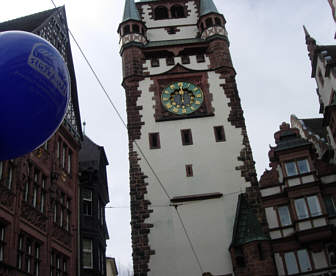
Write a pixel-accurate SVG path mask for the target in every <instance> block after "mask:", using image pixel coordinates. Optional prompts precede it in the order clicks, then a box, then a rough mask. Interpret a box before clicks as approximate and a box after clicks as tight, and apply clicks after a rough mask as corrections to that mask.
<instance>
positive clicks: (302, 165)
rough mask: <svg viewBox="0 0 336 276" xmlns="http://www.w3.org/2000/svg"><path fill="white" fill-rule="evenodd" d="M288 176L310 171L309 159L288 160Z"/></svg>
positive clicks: (286, 164)
mask: <svg viewBox="0 0 336 276" xmlns="http://www.w3.org/2000/svg"><path fill="white" fill-rule="evenodd" d="M285 168H286V173H287V176H295V175H299V174H305V173H308V172H310V167H309V162H308V159H300V160H293V161H288V162H286V163H285Z"/></svg>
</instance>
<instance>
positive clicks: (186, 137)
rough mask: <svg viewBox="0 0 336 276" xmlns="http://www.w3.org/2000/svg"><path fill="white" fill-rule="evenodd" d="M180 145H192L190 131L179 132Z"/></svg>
mask: <svg viewBox="0 0 336 276" xmlns="http://www.w3.org/2000/svg"><path fill="white" fill-rule="evenodd" d="M181 138H182V145H183V146H188V145H192V144H193V139H192V134H191V129H182V130H181Z"/></svg>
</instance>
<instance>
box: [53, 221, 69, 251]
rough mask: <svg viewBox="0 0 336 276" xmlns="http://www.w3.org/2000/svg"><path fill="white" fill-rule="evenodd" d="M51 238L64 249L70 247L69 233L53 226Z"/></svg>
mask: <svg viewBox="0 0 336 276" xmlns="http://www.w3.org/2000/svg"><path fill="white" fill-rule="evenodd" d="M51 236H52V237H53V238H54V239H56V240H57V241H59V242H61V243H62V244H63V245H65V246H66V247H71V240H72V236H71V234H70V233H69V232H67V231H65V230H64V229H62V228H60V227H58V226H57V225H55V224H54V226H53V230H52V234H51Z"/></svg>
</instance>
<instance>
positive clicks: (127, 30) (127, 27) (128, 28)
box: [124, 25, 131, 35]
mask: <svg viewBox="0 0 336 276" xmlns="http://www.w3.org/2000/svg"><path fill="white" fill-rule="evenodd" d="M130 32H131V29H130V25H126V26H125V27H124V35H127V34H129V33H130Z"/></svg>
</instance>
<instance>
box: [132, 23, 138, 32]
mask: <svg viewBox="0 0 336 276" xmlns="http://www.w3.org/2000/svg"><path fill="white" fill-rule="evenodd" d="M132 31H133V33H137V34H138V33H140V28H139V25H136V24H133V25H132Z"/></svg>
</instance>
